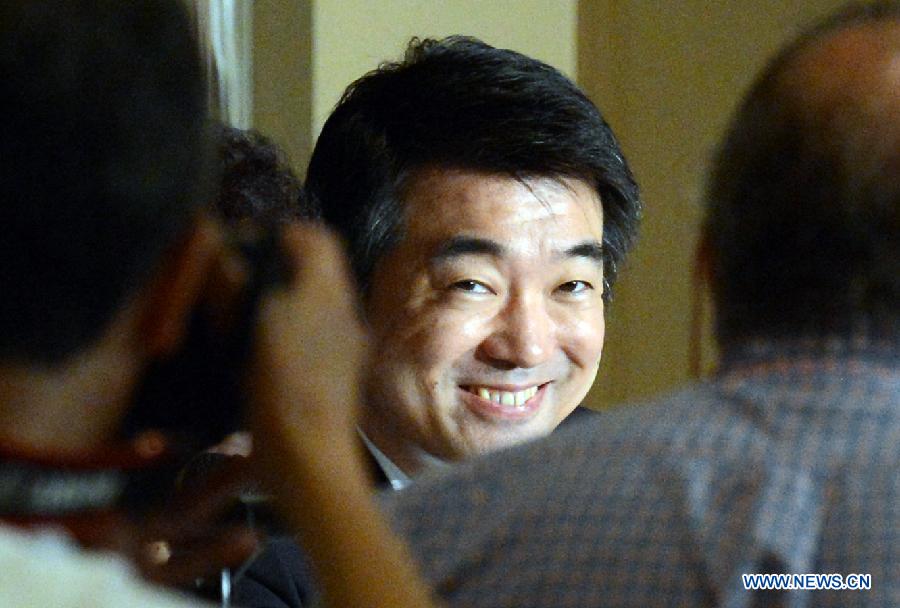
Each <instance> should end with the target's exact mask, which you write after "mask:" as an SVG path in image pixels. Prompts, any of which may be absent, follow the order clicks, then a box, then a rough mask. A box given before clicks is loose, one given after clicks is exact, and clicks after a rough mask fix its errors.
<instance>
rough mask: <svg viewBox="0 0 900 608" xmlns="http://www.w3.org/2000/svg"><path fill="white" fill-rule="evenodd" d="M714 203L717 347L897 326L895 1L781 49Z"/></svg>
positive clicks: (898, 67)
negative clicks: (753, 340) (748, 339)
mask: <svg viewBox="0 0 900 608" xmlns="http://www.w3.org/2000/svg"><path fill="white" fill-rule="evenodd" d="M708 197H709V207H708V215H707V223H706V230H707V235H708V237H709V241H710V244H711V249H712V253H713V283H714V285H713V287H714V291H715V296H716V301H717V309H718V330H719V336H720V338H722V339H724V340H725V341H728V340H731V339H742V338H746V337H751V336H754V335H766V336H772V335H773V334H774V335H796V334H803V333H819V334H820V333H822V331H823V330H825V331H828V330H831V331H834V332H836V333H842V332H846V331H852V330H853V329H854V328H855V327H857V326H859V325H861V324H871V323H878V324H879V325H890V326H892V327H893V326H896V325H897V321H898V319H900V314H898V302H900V277H898V275H900V273H898V272H897V271H896V269H897V268H898V267H900V5H898V4H895V3H887V4H886V3H879V4H877V5H868V6H863V7H859V6H855V7H853V8H852V9H849V10H846V11H844V12H842V13H839V14H838V15H836V16H834V17H832V18H830V19H829V20H828V21H826V22H824V23H823V24H821V25H820V26H818V27H816V28H814V29H813V30H810V31H809V32H807V33H806V34H804V35H803V36H801V37H800V38H798V39H797V40H796V41H794V42H793V43H792V44H791V45H789V46H788V47H787V48H786V49H785V50H783V51H782V53H781V54H780V55H779V56H778V57H776V58H775V60H773V61H772V63H770V64H769V66H768V68H767V69H766V70H765V71H764V72H763V74H762V75H761V77H760V78H759V80H758V81H757V82H756V84H755V85H754V87H753V88H752V89H751V90H750V92H749V94H748V95H747V97H746V99H745V100H744V102H743V104H742V105H741V107H740V109H739V111H738V113H737V114H736V116H735V118H734V120H733V122H732V125H731V127H730V130H729V133H728V135H727V137H726V139H725V141H724V143H723V145H722V147H721V149H720V151H719V154H718V157H717V159H716V166H715V170H714V172H713V175H712V179H711V181H710V187H709V192H708Z"/></svg>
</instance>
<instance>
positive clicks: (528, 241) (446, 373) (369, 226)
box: [306, 37, 640, 472]
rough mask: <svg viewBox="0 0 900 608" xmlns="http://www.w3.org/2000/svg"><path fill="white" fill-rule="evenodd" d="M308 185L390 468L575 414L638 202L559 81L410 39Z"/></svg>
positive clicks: (455, 46) (353, 88)
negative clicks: (351, 280) (357, 292)
mask: <svg viewBox="0 0 900 608" xmlns="http://www.w3.org/2000/svg"><path fill="white" fill-rule="evenodd" d="M306 188H307V191H308V194H309V195H310V197H311V199H312V202H313V203H317V204H318V206H319V209H320V213H321V216H322V218H323V219H324V220H325V222H326V223H327V224H329V225H330V226H332V227H333V228H335V229H336V230H337V231H338V232H339V233H340V234H341V235H342V236H343V237H344V239H345V240H346V242H347V243H348V246H349V250H350V255H351V258H352V263H353V268H354V271H355V273H356V276H357V280H358V282H359V284H360V285H361V287H362V289H363V292H364V309H365V313H366V318H367V321H368V324H369V327H370V330H371V333H372V337H373V344H374V363H373V365H372V368H371V370H370V373H369V377H368V382H367V387H366V409H365V412H364V420H365V422H364V430H365V431H366V432H367V433H368V434H369V435H370V436H371V438H372V439H373V440H374V441H375V443H376V444H377V445H378V447H379V448H381V449H382V450H383V451H385V452H386V453H387V455H388V456H390V457H392V458H394V459H396V460H398V462H399V464H400V465H401V468H404V469H406V470H407V472H414V471H415V470H416V469H417V468H418V467H419V466H420V464H421V462H423V461H424V460H426V459H427V457H429V456H433V457H437V458H440V459H458V458H461V457H466V456H470V455H474V454H479V453H484V452H488V451H491V450H494V449H497V448H502V447H505V446H507V445H511V444H514V443H518V442H521V441H524V440H527V439H531V438H534V437H538V436H541V435H543V434H546V433H547V432H549V431H551V430H552V429H553V428H554V427H556V425H557V424H559V423H560V421H562V420H563V419H564V418H565V417H566V416H567V415H568V414H569V413H570V412H571V411H572V410H573V409H574V408H575V407H576V406H577V405H578V404H579V403H580V402H581V400H582V399H583V397H584V396H585V394H586V393H587V391H588V389H589V388H590V386H591V384H592V382H593V380H594V377H595V375H596V371H597V366H598V364H599V361H600V354H601V349H602V344H603V334H604V305H605V304H606V303H608V302H609V300H610V297H611V288H612V285H613V283H614V282H615V278H616V274H617V270H618V268H619V266H620V265H621V262H622V260H623V258H624V256H625V254H626V252H627V251H628V249H629V247H630V246H631V244H632V242H633V240H634V237H635V232H636V229H637V223H638V217H639V213H640V204H639V199H638V191H637V187H636V185H635V182H634V180H633V177H632V174H631V172H630V170H629V168H628V166H627V164H626V162H625V160H624V158H623V156H622V152H621V150H620V148H619V145H618V143H617V141H616V139H615V136H614V135H613V133H612V131H611V130H610V128H609V126H608V125H607V124H606V122H605V121H604V119H603V117H602V116H601V114H600V112H599V111H598V110H597V108H596V106H594V104H593V103H592V102H591V101H590V100H589V99H587V97H586V96H585V95H584V93H583V92H582V91H581V90H579V89H578V87H577V86H575V84H573V83H572V82H571V81H570V80H569V79H568V78H566V77H565V76H563V75H562V74H561V73H560V72H559V71H557V70H556V69H554V68H552V67H550V66H548V65H546V64H544V63H541V62H539V61H537V60H535V59H532V58H529V57H526V56H524V55H521V54H519V53H516V52H513V51H509V50H503V49H497V48H493V47H491V46H489V45H487V44H485V43H483V42H481V41H478V40H475V39H472V38H463V37H451V38H447V39H444V40H423V41H418V40H413V41H412V43H411V44H410V46H409V48H408V49H407V52H406V56H405V58H404V59H403V61H401V62H398V63H390V64H385V65H383V66H381V67H380V68H379V69H377V70H375V71H373V72H371V73H369V74H367V75H365V76H363V77H362V78H360V79H359V80H357V81H356V82H354V83H353V84H352V85H350V87H348V89H347V90H346V92H345V93H344V95H343V97H342V99H341V101H340V102H339V103H338V105H337V107H336V108H335V110H334V112H333V113H332V114H331V116H330V117H329V119H328V120H327V121H326V123H325V125H324V128H323V130H322V134H321V136H320V137H319V140H318V142H317V144H316V147H315V150H314V152H313V156H312V160H311V162H310V166H309V170H308V173H307V182H306Z"/></svg>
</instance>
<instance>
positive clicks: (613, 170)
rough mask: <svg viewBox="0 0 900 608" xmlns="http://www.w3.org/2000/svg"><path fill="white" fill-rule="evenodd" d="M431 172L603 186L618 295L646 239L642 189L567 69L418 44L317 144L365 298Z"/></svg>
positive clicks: (313, 188)
mask: <svg viewBox="0 0 900 608" xmlns="http://www.w3.org/2000/svg"><path fill="white" fill-rule="evenodd" d="M426 167H447V168H454V169H463V170H470V171H476V172H485V173H493V174H504V175H508V176H510V177H513V178H516V179H520V180H521V179H527V178H530V177H566V178H575V179H579V180H583V181H584V182H586V183H587V184H589V185H590V186H592V187H594V188H595V189H596V191H597V193H598V194H599V197H600V200H601V203H602V206H603V214H604V218H603V220H604V236H603V241H604V242H603V246H604V250H605V254H606V258H605V282H606V286H605V287H606V289H605V291H604V297H605V298H607V299H608V298H609V295H610V290H609V287H611V285H612V283H613V282H614V280H615V277H616V272H617V269H618V267H619V266H620V264H621V261H622V260H623V258H624V256H625V254H626V252H627V251H628V250H629V248H630V247H631V245H632V243H633V241H634V238H635V234H636V231H637V224H638V220H639V216H640V199H639V195H638V189H637V186H636V184H635V182H634V178H633V176H632V174H631V171H630V170H629V168H628V165H627V163H626V162H625V159H624V157H623V155H622V152H621V150H620V149H619V144H618V142H617V141H616V138H615V136H614V135H613V133H612V131H611V129H610V128H609V126H608V125H607V124H606V122H605V120H604V119H603V117H602V116H601V114H600V112H599V111H598V110H597V108H596V106H595V105H594V104H593V103H592V102H591V101H590V100H589V99H588V98H587V97H586V96H585V95H584V93H583V92H582V91H581V90H579V89H578V87H577V86H576V85H575V84H574V83H572V82H571V81H570V80H569V79H568V78H566V77H565V76H563V75H562V74H561V73H560V72H559V71H557V70H556V69H554V68H552V67H550V66H548V65H546V64H544V63H541V62H540V61H537V60H535V59H531V58H529V57H526V56H524V55H521V54H519V53H516V52H513V51H509V50H504V49H497V48H494V47H491V46H489V45H487V44H485V43H484V42H481V41H479V40H476V39H474V38H467V37H460V36H453V37H449V38H445V39H443V40H418V39H413V40H412V41H411V42H410V44H409V47H408V49H407V51H406V55H405V58H404V60H403V61H401V62H399V63H389V64H385V65H382V66H381V67H380V68H379V69H377V70H375V71H373V72H370V73H369V74H367V75H365V76H363V77H362V78H360V79H359V80H357V81H356V82H354V83H353V84H351V85H350V86H349V87H348V88H347V90H346V91H345V93H344V95H343V97H342V98H341V100H340V102H339V103H338V105H337V107H336V108H335V110H334V112H333V113H332V114H331V116H330V117H329V119H328V120H327V122H326V123H325V126H324V128H323V130H322V134H321V135H320V137H319V139H318V142H317V143H316V147H315V150H314V152H313V155H312V159H311V162H310V165H309V170H308V172H307V181H306V188H307V192H308V194H309V195H310V198H311V200H312V201H313V202H314V203H318V205H319V206H320V209H321V215H322V218H323V219H324V220H325V221H326V222H327V223H328V224H330V225H331V226H332V227H334V228H336V229H337V231H338V232H339V233H340V234H342V235H343V236H344V238H345V239H346V241H347V242H348V244H349V247H350V253H351V260H352V264H353V269H354V271H355V273H356V276H357V279H358V281H359V283H360V285H361V286H362V288H363V290H364V291H366V290H367V288H368V279H369V275H370V274H371V272H372V270H373V268H374V265H375V263H376V261H377V260H378V259H379V258H380V257H381V256H383V255H384V254H385V253H386V252H387V251H388V250H389V249H390V248H391V247H392V246H393V245H394V244H396V242H397V241H398V239H399V236H400V233H401V231H402V229H403V228H402V220H403V207H402V199H403V191H404V185H405V184H407V183H409V180H410V179H413V178H415V176H416V172H417V170H421V169H423V168H426Z"/></svg>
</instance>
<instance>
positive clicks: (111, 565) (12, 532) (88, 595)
mask: <svg viewBox="0 0 900 608" xmlns="http://www.w3.org/2000/svg"><path fill="white" fill-rule="evenodd" d="M0 606H4V607H6V608H46V607H47V606H54V607H55V608H87V607H91V608H112V607H116V608H119V607H121V606H142V607H147V608H204V607H205V606H206V605H205V604H202V603H200V602H195V601H192V600H190V599H189V598H184V597H181V596H179V595H176V594H174V593H169V592H166V591H163V590H158V589H155V588H153V587H151V586H150V585H149V584H147V583H145V582H144V581H142V580H141V579H139V578H138V577H137V575H136V574H135V573H134V572H133V571H132V570H131V568H130V567H129V566H128V564H127V563H126V562H125V561H124V560H122V559H121V558H119V557H117V556H115V555H113V554H110V553H101V552H85V551H81V550H79V549H78V548H77V547H76V546H75V545H74V544H73V543H72V542H70V541H69V539H67V538H66V537H65V536H64V535H62V534H60V533H57V532H55V531H50V530H39V531H35V532H30V531H29V532H26V531H21V530H18V529H14V528H11V527H9V526H2V525H0Z"/></svg>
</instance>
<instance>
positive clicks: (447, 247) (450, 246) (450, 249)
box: [430, 236, 506, 263]
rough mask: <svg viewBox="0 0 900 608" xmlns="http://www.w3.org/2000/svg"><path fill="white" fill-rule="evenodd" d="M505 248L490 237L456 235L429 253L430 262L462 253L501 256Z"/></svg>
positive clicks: (461, 254)
mask: <svg viewBox="0 0 900 608" xmlns="http://www.w3.org/2000/svg"><path fill="white" fill-rule="evenodd" d="M505 251H506V250H505V249H504V248H503V246H502V245H501V244H500V243H498V242H496V241H492V240H490V239H482V238H477V237H471V236H456V237H453V238H451V239H447V240H446V241H444V242H443V243H441V245H440V246H439V247H438V248H437V249H435V251H434V253H433V254H431V256H430V259H431V262H432V263H434V262H444V261H447V260H450V259H453V258H457V257H460V256H463V255H490V256H494V257H501V256H502V255H503V253H504V252H505Z"/></svg>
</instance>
